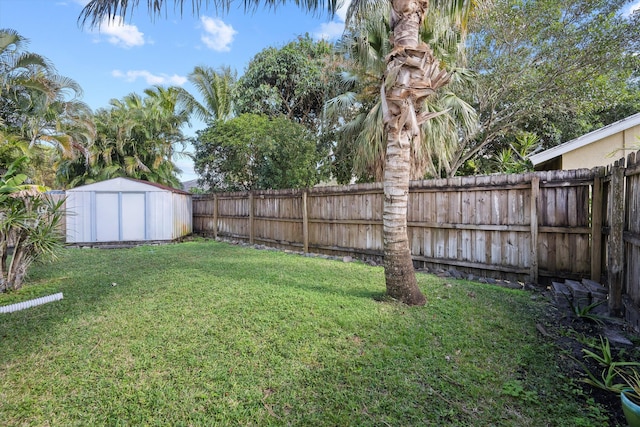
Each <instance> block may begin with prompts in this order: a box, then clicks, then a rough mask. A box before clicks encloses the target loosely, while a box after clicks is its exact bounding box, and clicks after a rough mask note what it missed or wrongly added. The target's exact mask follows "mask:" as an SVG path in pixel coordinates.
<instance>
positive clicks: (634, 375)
mask: <svg viewBox="0 0 640 427" xmlns="http://www.w3.org/2000/svg"><path fill="white" fill-rule="evenodd" d="M618 375H619V376H620V378H622V380H623V381H624V384H623V390H624V394H625V396H627V397H628V398H629V399H631V401H633V403H635V404H636V405H640V373H639V372H638V371H637V370H635V369H633V368H628V369H626V370H624V369H619V370H618Z"/></svg>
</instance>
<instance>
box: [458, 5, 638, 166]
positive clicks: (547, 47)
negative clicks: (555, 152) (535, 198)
mask: <svg viewBox="0 0 640 427" xmlns="http://www.w3.org/2000/svg"><path fill="white" fill-rule="evenodd" d="M630 3H632V2H631V1H629V0H566V1H553V0H527V1H524V0H517V1H514V0H495V1H494V2H493V7H491V8H488V9H486V10H484V11H483V12H482V13H479V14H478V15H477V16H476V17H475V19H473V20H472V22H471V23H470V25H469V27H470V33H471V35H470V37H469V43H468V49H467V51H468V56H469V67H470V68H472V69H474V70H476V71H477V72H478V84H477V88H476V90H475V91H472V92H470V93H469V94H468V95H467V96H468V99H470V100H472V103H473V105H474V106H475V107H476V110H477V111H478V114H479V117H480V126H479V127H478V130H477V132H476V133H475V134H470V135H467V136H466V137H465V138H463V139H462V141H461V144H460V146H459V149H458V151H457V153H456V155H455V158H454V159H453V162H452V167H451V169H450V170H449V175H453V174H455V173H456V172H457V171H458V170H459V169H460V168H461V167H462V166H463V165H464V164H465V162H467V161H469V160H470V159H474V158H475V159H481V158H483V157H490V156H491V155H492V153H496V152H500V151H501V150H502V149H503V148H508V144H509V143H510V141H512V140H513V136H514V135H516V134H518V133H519V132H523V131H524V132H533V133H535V134H537V135H538V137H539V138H540V143H541V145H542V146H543V148H549V147H551V146H554V145H556V144H558V143H560V142H565V141H567V140H569V139H572V138H574V137H577V136H579V135H581V134H582V133H584V132H588V131H590V130H593V129H594V128H597V127H599V126H600V125H603V124H607V123H611V122H612V121H615V120H617V119H620V118H622V117H621V114H625V113H624V111H625V110H626V111H627V112H628V111H629V110H632V109H633V107H631V108H628V106H630V105H634V104H635V105H636V106H637V105H638V104H637V102H636V101H634V99H635V100H637V99H638V95H637V93H638V92H637V86H636V87H634V84H633V79H632V78H633V77H634V76H635V77H637V70H638V69H640V63H639V61H640V57H639V56H638V55H637V52H638V47H639V46H640V14H638V13H636V14H633V15H631V16H625V15H624V14H623V10H624V8H625V7H626V6H628V5H629V4H630ZM634 73H635V74H634ZM616 110H618V113H616ZM636 111H637V110H636ZM476 163H477V161H476Z"/></svg>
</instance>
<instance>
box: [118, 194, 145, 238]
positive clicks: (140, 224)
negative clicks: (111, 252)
mask: <svg viewBox="0 0 640 427" xmlns="http://www.w3.org/2000/svg"><path fill="white" fill-rule="evenodd" d="M144 200H145V196H144V193H122V198H121V199H120V202H121V210H122V215H121V216H120V218H121V220H122V224H121V229H122V230H121V231H122V240H144V239H145V233H144V231H145V209H144V206H145V203H144Z"/></svg>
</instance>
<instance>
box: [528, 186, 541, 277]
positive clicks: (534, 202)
mask: <svg viewBox="0 0 640 427" xmlns="http://www.w3.org/2000/svg"><path fill="white" fill-rule="evenodd" d="M539 193H540V177H539V176H537V175H534V176H532V177H531V266H530V268H531V272H530V273H529V275H530V276H531V282H532V283H538V196H539Z"/></svg>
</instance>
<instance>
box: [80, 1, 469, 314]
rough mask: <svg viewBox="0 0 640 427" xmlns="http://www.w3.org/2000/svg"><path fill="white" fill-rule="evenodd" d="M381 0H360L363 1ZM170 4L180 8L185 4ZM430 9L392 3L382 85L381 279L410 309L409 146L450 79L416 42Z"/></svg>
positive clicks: (110, 6) (104, 6) (115, 7)
mask: <svg viewBox="0 0 640 427" xmlns="http://www.w3.org/2000/svg"><path fill="white" fill-rule="evenodd" d="M379 1H380V0H368V1H367V0H364V3H365V4H374V3H376V2H379ZM442 1H445V0H442ZM469 1H474V0H447V1H446V2H445V3H446V4H448V5H450V6H451V8H452V10H462V8H464V6H465V5H468V3H469ZM174 2H175V3H176V4H177V5H178V6H179V7H180V9H181V10H182V7H183V5H184V0H174ZM138 3H139V2H138V1H137V0H136V1H128V0H92V1H90V2H89V3H88V4H87V5H86V6H85V8H84V9H83V11H82V13H81V16H80V20H81V22H82V23H86V22H89V23H90V24H91V25H97V24H99V22H100V21H101V19H103V18H104V17H108V18H114V17H115V16H117V15H119V14H122V15H123V16H126V14H127V12H129V11H130V10H131V8H132V7H135V6H136V5H137V4H138ZM230 3H231V0H227V1H222V2H213V4H214V5H215V6H218V7H220V8H222V9H227V8H228V7H229V5H230ZM280 3H281V2H280V1H275V0H265V1H264V2H263V1H259V0H244V5H245V7H250V8H251V7H253V8H255V7H257V6H258V5H261V4H267V5H269V6H277V5H278V4H280ZM295 3H296V4H297V5H302V7H304V8H305V9H307V10H310V11H317V10H319V9H322V8H326V10H328V11H329V13H330V14H333V13H335V11H336V9H337V6H338V4H337V3H338V2H337V0H326V1H319V0H305V1H303V2H299V1H297V0H296V2H295ZM163 4H164V1H163V0H147V6H148V8H149V10H150V11H151V12H152V13H153V14H160V13H161V12H162V8H163ZM207 4H208V2H207ZM201 5H202V1H201V0H192V6H193V10H194V11H196V12H197V11H199V9H200V6H201ZM428 7H429V1H428V0H411V1H408V0H391V18H390V20H389V22H390V30H391V32H392V33H393V35H392V44H393V49H392V51H391V53H390V54H389V56H388V59H387V67H386V73H385V77H384V82H383V84H382V87H381V93H382V115H383V120H384V124H385V128H386V132H387V147H386V155H385V157H386V165H385V171H384V212H383V223H384V226H383V227H384V232H383V236H384V260H385V261H384V262H385V279H386V286H387V293H388V294H389V295H390V296H391V297H393V298H397V299H398V300H400V301H402V302H404V303H406V304H409V305H423V304H424V303H425V302H426V299H425V297H424V295H423V294H422V293H421V292H420V289H419V288H418V286H417V282H416V278H415V272H414V269H413V262H412V259H411V252H410V250H409V242H408V237H407V201H408V194H409V179H410V171H411V146H412V142H413V143H415V142H414V141H415V140H417V141H419V138H421V132H420V126H421V125H422V124H423V123H424V122H425V121H427V120H428V119H429V118H431V117H433V116H434V115H435V113H433V112H429V111H423V108H422V107H423V105H424V101H425V99H426V98H428V97H429V96H431V95H433V94H434V93H435V92H436V90H437V89H439V88H440V87H442V86H444V85H445V84H447V83H448V81H449V80H450V76H449V74H448V73H447V72H446V71H443V70H441V69H440V65H439V62H438V60H437V59H436V58H435V57H434V55H433V53H432V51H431V49H430V48H429V46H428V45H427V44H426V43H424V42H421V40H420V28H421V26H422V22H423V20H424V18H425V14H426V12H427V10H428Z"/></svg>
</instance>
